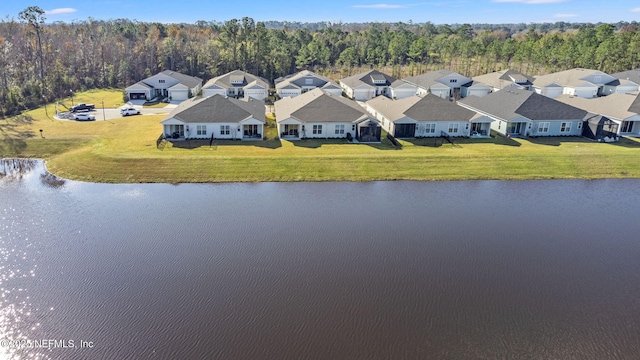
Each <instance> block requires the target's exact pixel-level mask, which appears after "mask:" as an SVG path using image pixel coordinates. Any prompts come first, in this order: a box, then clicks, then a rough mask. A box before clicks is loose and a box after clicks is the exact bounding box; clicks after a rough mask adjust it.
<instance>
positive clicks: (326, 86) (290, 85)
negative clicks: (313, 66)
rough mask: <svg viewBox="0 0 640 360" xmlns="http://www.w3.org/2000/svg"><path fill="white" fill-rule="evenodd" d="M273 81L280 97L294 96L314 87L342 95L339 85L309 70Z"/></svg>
mask: <svg viewBox="0 0 640 360" xmlns="http://www.w3.org/2000/svg"><path fill="white" fill-rule="evenodd" d="M274 82H275V84H276V92H277V94H278V96H279V97H280V98H285V97H296V96H298V95H300V94H302V93H305V92H307V91H309V90H313V89H315V88H320V89H322V90H324V91H326V92H329V93H331V94H334V95H338V96H340V95H342V88H341V87H340V85H338V84H336V83H335V82H333V81H331V80H329V79H327V78H325V77H322V76H320V75H317V74H316V73H314V72H311V71H309V70H303V71H300V72H297V73H295V74H293V75H289V76H285V77H282V78H278V79H276V80H275V81H274Z"/></svg>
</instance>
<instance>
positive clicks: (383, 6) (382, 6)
mask: <svg viewBox="0 0 640 360" xmlns="http://www.w3.org/2000/svg"><path fill="white" fill-rule="evenodd" d="M352 7H353V8H356V9H404V8H407V7H408V6H407V5H392V4H371V5H353V6H352Z"/></svg>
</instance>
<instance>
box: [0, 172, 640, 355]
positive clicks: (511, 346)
mask: <svg viewBox="0 0 640 360" xmlns="http://www.w3.org/2000/svg"><path fill="white" fill-rule="evenodd" d="M10 165H11V166H7V164H6V163H5V164H4V168H3V164H0V174H3V175H0V340H5V342H4V343H3V344H2V345H3V347H1V348H0V359H17V358H24V357H26V356H27V355H32V356H33V358H40V359H240V360H242V359H296V360H298V359H385V360H388V359H581V360H583V359H594V360H595V359H597V360H601V359H638V356H639V354H640V241H639V238H640V235H639V234H640V232H639V229H640V228H639V227H638V223H639V222H638V216H639V214H640V198H639V196H638V189H639V188H640V180H598V181H519V182H508V181H471V182H370V183H258V184H211V185H208V184H201V185H199V184H189V185H177V186H175V185H167V184H144V185H109V184H90V183H79V182H73V181H64V180H60V179H56V178H55V177H52V176H46V175H44V169H43V166H42V164H41V163H39V162H32V163H27V164H22V165H21V166H22V169H21V170H22V172H21V173H18V174H16V171H14V170H13V168H14V166H13V165H12V164H10ZM7 173H8V175H4V174H7ZM6 340H13V341H15V340H22V341H23V342H22V345H23V346H25V347H28V346H29V345H28V341H31V345H32V346H45V345H48V346H49V347H50V348H49V349H43V348H24V347H23V348H21V349H16V348H15V347H8V344H9V343H8V342H6ZM34 340H37V341H38V343H34V342H33V341H34ZM48 340H51V341H53V340H55V341H58V342H48ZM69 341H72V342H73V344H72V346H71V344H70V343H69ZM81 344H84V345H85V347H84V348H81ZM89 344H91V346H89ZM65 345H66V347H62V348H61V347H60V346H65Z"/></svg>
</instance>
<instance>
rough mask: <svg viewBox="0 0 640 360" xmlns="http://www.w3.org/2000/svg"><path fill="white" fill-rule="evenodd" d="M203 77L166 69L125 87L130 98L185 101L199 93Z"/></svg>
mask: <svg viewBox="0 0 640 360" xmlns="http://www.w3.org/2000/svg"><path fill="white" fill-rule="evenodd" d="M201 88H202V79H200V78H198V77H195V76H189V75H185V74H181V73H179V72H176V71H171V70H165V71H163V72H161V73H158V74H155V75H153V76H150V77H148V78H146V79H144V80H141V81H139V82H137V83H135V84H133V85H131V86H129V87H127V88H126V89H125V92H126V93H127V96H128V97H129V99H130V100H151V99H154V98H156V97H160V98H169V100H170V101H184V100H187V99H188V98H191V97H194V96H196V95H198V93H199V92H200V89H201Z"/></svg>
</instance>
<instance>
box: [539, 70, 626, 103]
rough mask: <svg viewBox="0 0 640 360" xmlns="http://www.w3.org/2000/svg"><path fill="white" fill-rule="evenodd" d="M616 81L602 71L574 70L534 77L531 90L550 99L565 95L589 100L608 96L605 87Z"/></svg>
mask: <svg viewBox="0 0 640 360" xmlns="http://www.w3.org/2000/svg"><path fill="white" fill-rule="evenodd" d="M616 80H617V79H616V78H615V77H613V76H611V75H608V74H605V73H603V72H602V71H598V70H590V69H580V68H576V69H570V70H565V71H560V72H556V73H552V74H548V75H541V76H536V77H535V78H534V81H533V89H534V91H535V92H536V93H538V94H540V95H544V96H547V97H550V98H555V97H556V96H559V95H561V94H567V95H572V96H579V97H583V98H587V99H590V98H595V97H597V96H603V95H608V93H606V92H605V86H606V85H607V84H608V83H611V82H614V81H616Z"/></svg>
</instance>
